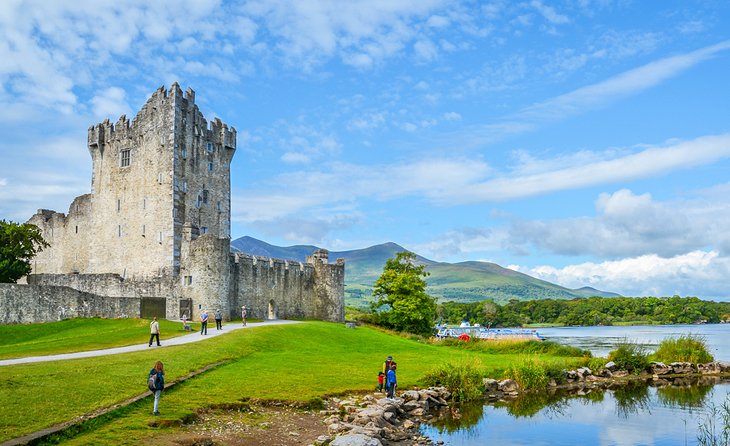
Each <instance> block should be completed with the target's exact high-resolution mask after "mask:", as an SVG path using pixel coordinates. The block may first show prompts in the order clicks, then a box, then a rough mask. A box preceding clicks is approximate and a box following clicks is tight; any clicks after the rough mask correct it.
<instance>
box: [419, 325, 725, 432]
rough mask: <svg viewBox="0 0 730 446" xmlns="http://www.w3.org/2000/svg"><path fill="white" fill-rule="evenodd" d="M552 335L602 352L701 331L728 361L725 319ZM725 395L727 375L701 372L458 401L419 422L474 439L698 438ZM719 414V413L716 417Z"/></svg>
mask: <svg viewBox="0 0 730 446" xmlns="http://www.w3.org/2000/svg"><path fill="white" fill-rule="evenodd" d="M538 331H539V332H540V334H542V335H543V336H545V337H546V338H548V339H550V340H554V341H557V342H559V343H562V344H567V345H574V346H577V347H580V348H583V349H586V350H590V351H591V352H592V353H593V354H594V356H603V357H605V356H607V355H608V352H609V351H611V350H613V349H614V348H615V346H616V344H618V343H619V342H621V341H623V340H624V339H629V340H631V341H635V342H638V343H641V344H644V345H646V346H647V350H649V351H653V350H654V349H655V348H656V346H657V345H658V344H659V342H661V340H662V339H664V338H667V337H676V336H679V335H683V334H685V335H686V334H694V335H700V336H702V337H704V338H705V340H706V341H707V344H708V347H709V349H710V351H711V353H712V354H713V356H715V359H716V360H719V361H726V362H730V324H724V325H720V324H714V325H671V326H668V325H660V326H636V327H560V328H546V329H540V330H538ZM729 394H730V382H728V381H720V380H712V379H706V380H704V381H702V382H698V381H693V382H690V381H686V380H685V381H683V382H679V381H678V382H675V383H674V385H670V386H664V387H651V386H647V385H645V384H643V383H639V384H636V385H632V386H631V387H624V388H617V389H612V390H607V391H595V390H594V391H592V392H590V393H589V394H587V395H582V396H578V395H566V394H554V395H549V394H547V393H545V394H540V395H527V396H524V397H521V398H519V399H517V400H515V401H514V402H511V403H500V404H498V405H484V404H482V403H477V404H470V405H463V406H461V407H458V408H454V409H456V410H453V411H452V410H451V409H450V410H449V411H447V412H446V413H444V414H442V416H441V417H440V418H439V419H437V420H434V421H433V422H432V425H426V424H424V425H422V427H421V430H422V432H423V433H424V434H425V435H427V436H429V437H430V438H431V439H432V440H434V441H438V440H441V441H443V442H444V444H446V445H451V446H476V445H508V446H509V445H532V446H534V445H620V446H624V445H626V446H628V445H631V446H633V445H653V446H669V445H697V444H698V440H697V434H698V426H700V425H701V424H702V423H703V422H704V421H705V420H706V419H707V418H708V416H710V415H709V414H710V412H711V410H712V407H719V406H721V405H722V404H723V403H724V402H725V401H726V400H727V399H728V398H730V396H729ZM714 418H715V419H718V418H719V417H718V416H715V417H714Z"/></svg>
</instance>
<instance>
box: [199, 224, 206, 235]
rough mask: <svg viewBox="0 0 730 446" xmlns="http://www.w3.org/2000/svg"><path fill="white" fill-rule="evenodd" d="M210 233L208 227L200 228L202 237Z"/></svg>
mask: <svg viewBox="0 0 730 446" xmlns="http://www.w3.org/2000/svg"><path fill="white" fill-rule="evenodd" d="M207 233H208V227H207V226H201V228H200V235H204V234H207Z"/></svg>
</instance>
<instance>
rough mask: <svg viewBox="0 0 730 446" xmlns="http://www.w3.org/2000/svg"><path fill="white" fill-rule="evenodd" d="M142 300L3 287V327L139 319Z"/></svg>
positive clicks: (0, 314)
mask: <svg viewBox="0 0 730 446" xmlns="http://www.w3.org/2000/svg"><path fill="white" fill-rule="evenodd" d="M139 309H140V299H139V298H135V297H104V296H97V295H94V294H90V293H85V292H83V291H79V290H74V289H72V288H68V287H63V286H46V285H44V286H39V285H19V284H10V283H2V284H0V323H1V324H30V323H39V322H54V321H60V320H63V319H70V318H75V317H103V318H123V317H124V318H136V317H139Z"/></svg>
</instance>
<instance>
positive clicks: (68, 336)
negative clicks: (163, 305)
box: [0, 318, 200, 359]
mask: <svg viewBox="0 0 730 446" xmlns="http://www.w3.org/2000/svg"><path fill="white" fill-rule="evenodd" d="M150 322H151V320H150V319H99V318H91V319H67V320H63V321H59V322H49V323H45V324H22V325H0V359H10V358H23V357H27V356H39V355H55V354H60V353H69V352H80V351H88V350H98V349H103V348H113V347H121V346H124V345H134V344H142V343H145V342H148V341H149V340H150ZM159 323H160V331H161V332H162V335H161V337H160V338H161V339H162V340H163V341H164V340H165V339H166V338H167V339H169V338H173V337H177V336H183V335H185V334H187V333H188V332H186V331H185V330H183V328H182V322H177V321H168V320H160V321H159ZM198 327H200V324H198ZM193 329H195V326H193Z"/></svg>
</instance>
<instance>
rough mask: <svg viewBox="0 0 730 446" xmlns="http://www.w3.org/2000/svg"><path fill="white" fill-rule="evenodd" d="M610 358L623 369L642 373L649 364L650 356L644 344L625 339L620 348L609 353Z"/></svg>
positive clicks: (619, 345)
mask: <svg viewBox="0 0 730 446" xmlns="http://www.w3.org/2000/svg"><path fill="white" fill-rule="evenodd" d="M608 360H609V361H613V362H615V363H616V365H617V366H618V367H619V368H620V369H623V370H628V371H629V372H634V373H637V374H638V373H640V372H642V371H643V370H645V369H646V368H647V367H648V366H649V358H648V356H647V354H646V351H645V349H644V346H643V345H640V344H637V343H636V342H633V341H629V340H627V339H624V340H623V341H622V342H620V343H619V344H618V348H617V349H616V350H613V351H612V352H610V353H609V354H608Z"/></svg>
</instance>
